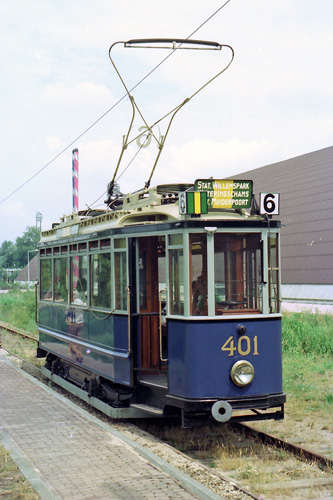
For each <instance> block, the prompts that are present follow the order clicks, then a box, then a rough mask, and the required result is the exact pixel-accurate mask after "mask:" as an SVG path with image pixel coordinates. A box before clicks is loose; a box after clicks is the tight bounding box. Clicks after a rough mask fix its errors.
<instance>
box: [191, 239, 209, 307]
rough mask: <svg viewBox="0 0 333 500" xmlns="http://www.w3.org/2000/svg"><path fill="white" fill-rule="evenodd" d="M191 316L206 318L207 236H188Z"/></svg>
mask: <svg viewBox="0 0 333 500" xmlns="http://www.w3.org/2000/svg"><path fill="white" fill-rule="evenodd" d="M190 266H191V286H192V299H191V315H192V316H207V314H208V303H207V235H206V234H200V233H198V234H190Z"/></svg>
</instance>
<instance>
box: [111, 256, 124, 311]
mask: <svg viewBox="0 0 333 500" xmlns="http://www.w3.org/2000/svg"><path fill="white" fill-rule="evenodd" d="M114 270H115V271H114V274H115V309H117V310H118V311H126V310H127V263H126V252H115V254H114Z"/></svg>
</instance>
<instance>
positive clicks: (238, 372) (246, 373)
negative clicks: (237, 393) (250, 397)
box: [230, 360, 254, 387]
mask: <svg viewBox="0 0 333 500" xmlns="http://www.w3.org/2000/svg"><path fill="white" fill-rule="evenodd" d="M230 376H231V380H232V381H233V382H234V384H236V385H238V386H239V387H244V386H246V385H249V384H250V383H251V382H252V380H253V377H254V368H253V366H252V365H251V363H249V361H245V360H241V361H237V363H235V364H234V365H233V367H232V368H231V371H230Z"/></svg>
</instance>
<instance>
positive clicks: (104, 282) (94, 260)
mask: <svg viewBox="0 0 333 500" xmlns="http://www.w3.org/2000/svg"><path fill="white" fill-rule="evenodd" d="M91 305H92V306H93V307H104V308H108V309H109V308H111V257H110V254H109V253H101V254H96V255H92V257H91Z"/></svg>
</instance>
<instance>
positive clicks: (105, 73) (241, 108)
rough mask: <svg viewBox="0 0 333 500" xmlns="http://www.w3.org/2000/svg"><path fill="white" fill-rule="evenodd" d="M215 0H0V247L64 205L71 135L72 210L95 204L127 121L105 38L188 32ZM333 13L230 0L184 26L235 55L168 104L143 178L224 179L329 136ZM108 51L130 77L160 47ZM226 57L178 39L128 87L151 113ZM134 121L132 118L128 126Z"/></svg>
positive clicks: (325, 4)
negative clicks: (76, 163)
mask: <svg viewBox="0 0 333 500" xmlns="http://www.w3.org/2000/svg"><path fill="white" fill-rule="evenodd" d="M224 3H225V0H191V1H190V0H183V1H179V0H177V1H176V0H168V2H165V1H163V2H162V1H160V0H135V1H134V0H121V1H115V0H94V1H87V0H71V1H68V0H67V1H65V0H57V1H56V0H53V1H51V0H30V1H28V0H12V1H9V0H0V28H1V29H0V53H1V70H0V71H1V78H0V89H1V113H0V131H1V140H0V153H1V183H0V229H1V231H0V245H1V244H2V242H3V241H4V240H10V241H15V239H16V238H17V237H18V236H21V235H22V234H23V232H24V231H25V230H26V227H27V226H33V225H35V221H36V213H37V212H41V213H42V215H43V222H42V228H43V229H48V228H49V227H50V226H51V224H52V222H57V221H59V217H61V216H62V215H63V214H65V213H70V212H71V211H72V192H71V191H72V187H71V186H72V180H71V163H72V159H71V156H72V149H73V148H74V147H76V148H78V149H79V156H80V191H79V200H80V201H79V205H80V206H79V208H80V209H84V208H85V207H86V206H94V207H96V208H103V207H104V205H103V200H104V199H105V195H104V193H105V191H106V188H107V184H108V182H109V181H110V180H111V178H112V176H113V172H114V169H115V166H116V164H117V161H118V156H119V154H120V149H121V143H122V136H123V135H124V134H126V132H127V129H128V126H129V121H130V119H131V105H130V102H129V100H128V99H123V100H122V101H121V102H120V103H119V104H118V105H117V106H115V107H114V105H115V104H116V103H117V102H118V101H119V99H121V98H122V97H123V96H124V89H123V87H122V85H121V83H120V80H119V78H118V77H117V75H116V73H115V71H114V69H113V67H112V65H111V62H110V60H109V56H108V50H109V47H110V45H111V44H113V43H114V42H117V41H126V40H129V39H133V38H153V37H159V38H161V37H163V38H187V37H188V36H189V35H191V34H192V33H193V32H194V31H195V30H197V28H198V27H199V26H200V25H201V24H202V23H203V22H204V21H206V20H207V19H208V18H209V17H210V16H211V15H212V14H213V13H214V12H215V11H216V10H217V9H219V8H220V7H221V6H222V5H223V4H224ZM332 20H333V2H332V0H251V1H249V0H230V1H229V3H228V4H227V5H225V7H224V8H222V9H221V10H220V11H219V12H218V13H217V14H216V15H215V16H214V17H212V19H210V20H209V21H208V22H207V23H206V24H204V26H203V27H202V28H200V29H199V30H198V31H197V32H196V33H195V35H193V38H196V39H201V40H212V41H217V42H219V43H223V44H228V45H231V46H232V47H233V49H234V51H235V58H234V61H233V63H232V64H231V66H230V67H229V68H228V69H227V70H226V72H225V73H223V74H222V75H221V76H220V77H219V78H217V79H216V80H214V82H213V83H212V84H211V85H209V86H208V87H207V88H205V89H204V90H203V91H202V92H201V93H199V94H198V95H197V96H196V97H194V98H193V99H192V100H191V101H190V102H189V103H188V104H187V105H186V106H184V108H183V109H182V110H180V111H179V114H177V115H176V117H175V119H174V121H173V124H172V126H171V129H170V133H169V135H168V138H167V140H166V142H165V148H164V150H163V152H162V154H161V158H160V161H159V163H158V166H157V169H156V173H155V175H154V177H153V179H152V185H156V184H161V183H169V182H178V181H188V182H192V181H194V180H195V179H196V178H205V177H210V176H214V177H215V178H225V177H227V176H231V175H233V174H237V173H240V172H244V171H246V170H250V169H253V168H257V167H261V166H264V165H268V164H271V163H275V162H278V161H280V160H284V159H287V158H291V157H294V156H298V155H301V154H304V153H309V152H312V151H315V150H318V149H321V148H324V147H328V146H332V130H333V110H332V107H333V86H332V76H333V75H332V62H333V53H332V47H333V30H332ZM113 54H114V59H115V61H116V63H117V64H119V68H120V71H121V74H122V76H123V78H124V80H125V83H126V84H127V85H128V86H129V87H132V86H134V85H135V84H136V83H137V82H138V81H139V80H140V79H141V78H142V77H143V76H145V75H146V74H147V73H148V71H149V70H150V69H151V68H153V67H154V66H155V65H156V64H157V63H158V62H159V61H161V60H162V59H163V58H164V57H165V56H166V55H167V52H166V51H164V50H144V49H125V48H124V47H123V45H117V46H116V47H115V49H114V51H113ZM229 61H230V51H229V50H228V49H223V50H222V51H210V52H207V51H205V52H203V51H177V52H176V53H174V54H173V55H172V56H171V57H170V58H169V59H168V60H167V61H166V62H165V63H163V64H162V65H161V66H160V67H159V69H158V70H157V71H155V72H154V73H153V74H152V75H151V76H150V77H149V78H148V79H147V80H146V81H145V82H144V83H142V84H141V85H140V86H139V87H138V88H137V89H136V90H134V91H133V96H134V98H135V99H136V101H137V103H138V105H139V107H140V110H141V111H142V113H143V115H144V117H145V119H146V120H147V121H148V123H154V122H155V121H156V120H158V119H159V118H161V117H162V116H163V115H164V114H165V113H167V112H168V111H169V110H171V109H172V108H173V107H174V106H175V105H177V104H179V103H181V102H182V101H183V100H184V99H185V98H186V97H189V96H190V95H192V93H193V92H195V90H196V89H197V88H199V87H200V86H201V85H202V84H203V83H205V82H206V81H207V80H209V79H210V78H211V77H212V76H214V75H215V74H216V73H218V72H219V71H221V70H222V69H223V68H224V67H225V66H226V65H227V64H228V62H229ZM113 107H114V108H113ZM111 108H113V109H112V110H111V111H110V112H107V111H108V110H110V109H111ZM106 112H107V113H106ZM105 113H106V114H105ZM103 114H105V116H104V118H102V119H101V120H100V121H98V123H97V124H96V125H95V126H93V127H92V128H91V129H90V130H89V131H88V132H87V133H86V134H84V135H82V136H81V137H80V138H79V139H77V140H75V139H76V138H77V137H79V136H80V135H81V134H82V133H83V132H84V131H85V130H86V129H88V128H89V127H90V126H91V125H92V124H93V123H94V122H95V121H96V120H98V119H99V118H100V117H101V116H102V115H103ZM142 125H143V123H142V122H141V121H140V120H139V119H136V120H135V123H134V133H135V134H137V130H138V128H139V127H140V126H142ZM166 125H167V122H166V120H164V121H163V122H161V123H160V125H159V127H160V128H159V129H156V133H157V134H164V132H165V127H166ZM72 142H73V144H72V145H71V143H72ZM67 146H69V147H68V149H67V150H66V151H65V152H64V153H63V154H61V155H60V156H59V157H58V158H57V159H56V160H55V161H54V162H52V163H51V164H50V165H49V166H47V167H46V168H44V169H43V167H44V166H45V165H47V164H48V163H49V162H50V161H51V160H52V159H53V158H54V157H56V156H57V155H58V154H59V153H60V152H61V151H62V150H63V149H65V148H66V147H67ZM137 150H138V147H137V146H136V143H134V145H133V146H131V147H129V148H128V150H127V151H126V153H125V154H124V157H123V161H122V163H121V166H120V169H119V174H122V172H123V171H124V169H125V168H126V167H127V165H128V164H129V163H130V162H131V160H132V158H133V156H134V155H135V153H136V152H137ZM156 154H157V149H156V146H155V145H154V144H153V143H151V145H150V146H149V147H148V148H146V149H143V150H142V151H141V152H140V154H139V155H138V156H137V157H136V159H135V161H133V163H131V165H130V166H129V167H128V168H127V170H126V171H125V172H124V173H123V174H122V175H121V177H120V178H119V181H118V182H119V184H120V189H121V190H122V191H123V192H130V191H134V190H136V189H139V188H141V187H143V185H144V183H145V181H146V180H147V179H148V177H149V173H150V169H151V168H152V164H153V161H154V157H155V155H156ZM41 169H43V170H42V172H41V173H40V174H38V175H37V176H36V177H35V178H34V179H33V180H31V181H30V182H28V183H27V184H26V185H25V186H24V187H22V188H21V189H19V190H18V191H17V192H16V193H15V194H13V195H12V196H10V197H8V196H9V195H10V194H11V193H13V191H15V190H16V189H17V188H19V187H20V186H21V185H22V184H23V183H25V182H26V181H27V180H28V179H29V178H30V177H32V176H33V175H34V174H36V173H37V172H38V171H39V170H41ZM272 190H274V186H272ZM6 197H8V198H7V199H6V200H5V198H6ZM3 200H5V201H3ZM97 200H98V201H97Z"/></svg>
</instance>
